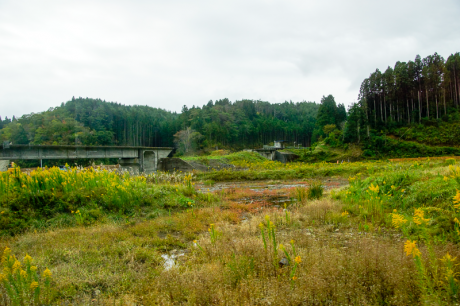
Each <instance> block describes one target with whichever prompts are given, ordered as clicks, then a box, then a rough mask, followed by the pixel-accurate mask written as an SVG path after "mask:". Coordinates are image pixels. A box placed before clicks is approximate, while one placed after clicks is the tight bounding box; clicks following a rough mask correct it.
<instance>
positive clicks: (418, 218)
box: [414, 208, 430, 225]
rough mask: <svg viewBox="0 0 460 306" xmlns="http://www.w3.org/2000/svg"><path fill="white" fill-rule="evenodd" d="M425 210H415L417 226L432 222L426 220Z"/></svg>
mask: <svg viewBox="0 0 460 306" xmlns="http://www.w3.org/2000/svg"><path fill="white" fill-rule="evenodd" d="M423 214H424V212H423V210H422V209H420V208H415V211H414V223H415V224H417V225H420V224H422V223H423V222H428V221H430V219H425V218H424V217H423Z"/></svg>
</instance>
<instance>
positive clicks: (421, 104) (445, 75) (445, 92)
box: [345, 52, 460, 143]
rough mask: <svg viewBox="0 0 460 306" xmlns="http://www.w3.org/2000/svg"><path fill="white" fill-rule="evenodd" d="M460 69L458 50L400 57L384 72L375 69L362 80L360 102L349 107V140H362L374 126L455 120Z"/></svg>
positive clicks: (459, 96) (384, 127)
mask: <svg viewBox="0 0 460 306" xmlns="http://www.w3.org/2000/svg"><path fill="white" fill-rule="evenodd" d="M459 72H460V53H458V52H457V53H455V54H452V55H450V56H449V57H448V58H447V60H445V59H444V58H443V57H442V56H440V55H439V54H437V53H434V54H433V55H429V56H427V57H425V58H423V59H422V58H421V57H420V56H419V55H417V56H416V57H415V60H414V61H412V60H409V61H407V62H400V61H398V62H396V64H395V65H394V67H390V66H388V68H387V69H386V70H385V71H384V72H383V73H382V72H381V71H380V70H379V69H376V70H375V72H373V73H371V74H370V76H369V78H366V79H365V80H364V81H363V82H362V84H361V88H360V91H359V102H358V103H356V104H354V105H352V106H351V107H350V109H349V120H348V125H347V129H346V130H347V131H346V135H345V138H346V141H348V142H359V141H360V139H362V138H363V136H370V133H371V131H370V130H371V129H374V130H376V131H381V130H388V131H390V132H391V130H393V129H395V128H399V127H401V126H408V125H411V124H424V125H437V124H436V123H435V122H436V121H437V120H443V121H445V122H446V121H449V120H456V115H455V113H456V112H457V111H458V109H459V106H460V76H459ZM452 114H454V116H453V117H452ZM440 128H441V129H442V127H440ZM448 142H449V141H443V143H448Z"/></svg>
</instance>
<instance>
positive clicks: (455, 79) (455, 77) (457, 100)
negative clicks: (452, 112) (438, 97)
mask: <svg viewBox="0 0 460 306" xmlns="http://www.w3.org/2000/svg"><path fill="white" fill-rule="evenodd" d="M456 70H457V69H455V68H454V88H455V99H454V100H455V104H456V105H457V108H458V105H459V99H458V98H459V97H460V94H458V89H457V72H456ZM457 95H458V96H457Z"/></svg>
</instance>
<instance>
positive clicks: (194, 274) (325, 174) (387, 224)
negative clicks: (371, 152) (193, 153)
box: [0, 152, 460, 305]
mask: <svg viewBox="0 0 460 306" xmlns="http://www.w3.org/2000/svg"><path fill="white" fill-rule="evenodd" d="M212 158H218V159H225V162H226V163H229V164H232V165H234V166H235V168H234V169H232V170H229V169H227V170H218V171H210V172H206V173H191V174H182V173H175V174H168V173H158V174H155V175H150V176H139V177H132V176H129V175H127V174H125V175H120V174H117V173H115V172H114V173H112V172H107V171H100V170H97V169H94V170H88V171H82V172H78V171H76V170H72V171H68V172H63V171H59V170H58V169H55V168H53V169H44V170H41V171H36V172H33V173H31V174H30V175H26V174H22V173H21V172H20V171H19V169H17V168H15V169H11V170H9V172H0V205H1V206H0V230H1V233H2V236H1V238H0V253H3V255H2V265H3V272H2V273H1V274H0V282H1V285H0V292H1V298H0V304H1V305H29V304H34V303H35V304H36V305H48V304H49V305H55V304H58V305H68V304H69V303H70V304H74V305H89V304H91V305H409V304H411V305H452V304H457V303H458V302H459V301H458V300H459V298H460V297H459V292H458V289H459V287H458V274H459V273H460V269H459V267H458V259H457V257H458V256H459V255H460V248H459V247H458V242H459V239H460V221H459V219H458V218H460V212H459V209H460V192H459V191H458V189H460V167H458V161H457V160H455V159H449V158H448V159H443V160H430V159H429V158H423V159H419V160H410V161H394V162H388V161H377V162H356V163H343V164H338V165H337V164H328V163H318V164H303V163H292V164H281V163H278V162H270V161H267V160H264V159H260V158H258V157H257V156H256V155H254V154H251V153H246V152H240V153H235V154H231V155H226V156H214V157H212ZM222 182H226V183H222Z"/></svg>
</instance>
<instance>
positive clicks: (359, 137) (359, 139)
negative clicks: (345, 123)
mask: <svg viewBox="0 0 460 306" xmlns="http://www.w3.org/2000/svg"><path fill="white" fill-rule="evenodd" d="M360 141H361V135H360V134H359V122H358V143H360Z"/></svg>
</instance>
